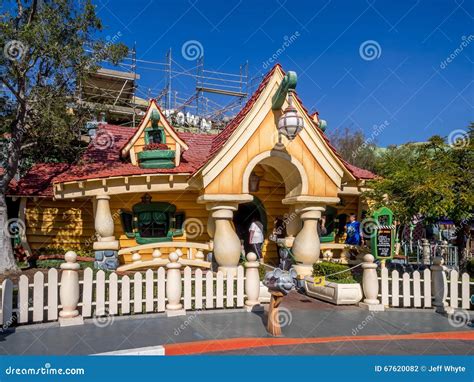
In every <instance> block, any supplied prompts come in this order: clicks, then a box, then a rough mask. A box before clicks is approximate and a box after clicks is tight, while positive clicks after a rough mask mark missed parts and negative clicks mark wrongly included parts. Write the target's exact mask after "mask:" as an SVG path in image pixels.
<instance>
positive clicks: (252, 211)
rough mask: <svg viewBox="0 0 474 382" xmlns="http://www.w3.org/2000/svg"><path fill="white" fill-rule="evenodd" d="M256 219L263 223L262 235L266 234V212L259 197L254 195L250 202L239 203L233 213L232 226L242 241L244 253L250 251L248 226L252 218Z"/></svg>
mask: <svg viewBox="0 0 474 382" xmlns="http://www.w3.org/2000/svg"><path fill="white" fill-rule="evenodd" d="M254 218H255V219H258V220H259V221H260V222H261V223H262V225H263V235H264V237H266V236H267V214H266V212H265V207H264V206H263V204H262V202H261V201H260V199H258V198H257V197H256V196H254V198H253V201H252V202H250V203H244V204H239V208H238V210H237V211H236V212H235V214H234V220H233V221H234V226H235V231H236V232H237V235H238V236H239V239H240V241H241V242H243V245H244V249H245V253H248V252H250V251H252V248H251V247H250V244H249V228H250V224H252V221H253V219H254Z"/></svg>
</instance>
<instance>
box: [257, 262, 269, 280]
mask: <svg viewBox="0 0 474 382" xmlns="http://www.w3.org/2000/svg"><path fill="white" fill-rule="evenodd" d="M267 272H268V271H267V269H266V268H265V266H264V265H263V264H260V265H259V267H258V275H259V277H260V281H263V279H264V278H265V274H266V273H267Z"/></svg>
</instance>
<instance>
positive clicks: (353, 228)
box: [346, 214, 362, 245]
mask: <svg viewBox="0 0 474 382" xmlns="http://www.w3.org/2000/svg"><path fill="white" fill-rule="evenodd" d="M346 234H347V237H346V244H351V245H361V243H362V238H361V234H360V223H359V222H358V221H357V218H356V215H355V214H351V215H350V216H349V223H347V224H346Z"/></svg>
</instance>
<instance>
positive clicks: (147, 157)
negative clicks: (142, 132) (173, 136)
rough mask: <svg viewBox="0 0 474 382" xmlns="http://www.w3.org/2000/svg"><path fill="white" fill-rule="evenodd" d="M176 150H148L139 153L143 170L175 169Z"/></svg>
mask: <svg viewBox="0 0 474 382" xmlns="http://www.w3.org/2000/svg"><path fill="white" fill-rule="evenodd" d="M175 155H176V153H175V151H174V150H148V151H140V152H139V153H138V160H139V161H140V167H142V168H173V167H174V157H175Z"/></svg>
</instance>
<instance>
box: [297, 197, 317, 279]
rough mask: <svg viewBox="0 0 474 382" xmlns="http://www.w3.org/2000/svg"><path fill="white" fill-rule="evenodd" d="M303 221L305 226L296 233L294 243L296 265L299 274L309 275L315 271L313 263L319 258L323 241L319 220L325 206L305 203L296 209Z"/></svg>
mask: <svg viewBox="0 0 474 382" xmlns="http://www.w3.org/2000/svg"><path fill="white" fill-rule="evenodd" d="M296 211H297V212H299V214H300V217H301V220H302V221H303V228H302V229H301V231H300V232H299V233H298V235H296V237H295V241H294V243H293V248H292V251H293V255H294V257H295V260H296V263H297V264H296V265H295V266H294V268H295V270H296V272H297V273H298V276H300V277H304V276H309V275H311V274H312V273H313V264H314V263H315V262H316V261H317V260H318V258H319V254H320V248H321V243H320V241H319V236H318V221H319V219H320V218H321V213H322V212H323V211H324V207H321V206H312V205H304V206H302V207H300V208H297V210H296Z"/></svg>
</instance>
